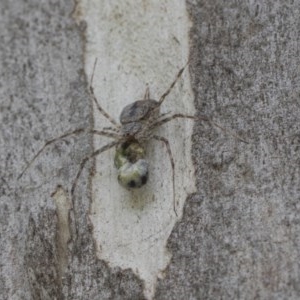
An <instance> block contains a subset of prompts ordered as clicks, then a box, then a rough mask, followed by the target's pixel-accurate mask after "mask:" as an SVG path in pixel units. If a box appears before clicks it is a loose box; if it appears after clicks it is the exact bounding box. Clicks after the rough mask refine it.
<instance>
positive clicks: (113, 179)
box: [74, 0, 195, 299]
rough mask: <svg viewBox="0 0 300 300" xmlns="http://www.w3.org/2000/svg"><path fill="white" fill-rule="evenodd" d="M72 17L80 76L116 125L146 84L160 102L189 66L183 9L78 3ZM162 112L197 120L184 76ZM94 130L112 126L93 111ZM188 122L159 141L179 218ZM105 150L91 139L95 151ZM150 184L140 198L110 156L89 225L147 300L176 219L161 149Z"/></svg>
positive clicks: (188, 183) (154, 148)
mask: <svg viewBox="0 0 300 300" xmlns="http://www.w3.org/2000/svg"><path fill="white" fill-rule="evenodd" d="M74 16H75V17H76V18H77V19H78V20H85V21H86V22H87V31H86V37H87V44H86V47H85V50H86V52H85V59H86V61H85V63H86V65H85V69H86V73H87V75H88V78H90V76H91V73H92V69H93V64H94V61H95V59H96V58H97V59H98V64H97V67H96V71H95V76H94V82H93V87H94V90H95V94H96V97H97V99H98V101H99V103H100V105H101V107H102V108H103V109H104V110H106V111H107V112H108V113H109V114H110V115H111V116H112V117H113V118H114V119H115V120H117V121H118V120H119V118H118V117H119V115H120V113H121V111H122V108H123V107H125V105H127V104H129V103H131V102H134V101H136V100H140V99H142V98H143V96H144V93H145V89H146V84H149V87H150V96H151V98H152V99H156V100H158V99H159V98H160V96H161V95H162V94H163V93H164V92H165V91H166V90H167V89H168V88H169V86H170V84H171V83H172V81H173V80H174V79H175V77H176V75H177V73H178V71H179V69H180V68H182V67H183V66H184V65H185V64H186V62H187V60H188V48H189V47H188V31H189V20H188V16H187V12H186V8H185V1H171V0H168V1H159V0H153V1H142V0H138V1H137V0H126V1H117V0H109V1H108V0H107V1H96V0H80V1H79V3H78V6H77V9H76V11H75V13H74ZM161 111H162V112H172V113H176V112H177V113H178V112H180V113H186V114H189V115H193V114H194V107H193V98H192V92H191V88H190V83H189V72H188V68H187V69H186V70H185V72H184V74H183V76H182V78H181V79H180V80H179V81H178V82H177V84H176V86H175V88H174V89H173V90H172V92H171V93H170V95H169V96H168V97H167V99H166V100H165V102H164V103H163V105H162V107H161ZM94 118H95V128H97V129H101V128H103V127H108V126H111V124H110V123H109V122H108V121H107V120H106V119H105V118H104V117H103V116H102V115H101V114H100V113H99V112H98V110H97V109H96V107H94ZM192 128H193V121H192V120H190V119H176V120H172V121H171V122H169V123H168V124H166V125H163V126H162V127H161V128H160V129H159V130H158V131H157V134H158V135H161V136H164V137H166V138H167V139H168V140H169V142H170V145H171V150H172V153H173V157H174V161H175V175H176V187H175V189H176V192H175V193H176V195H175V196H176V201H177V202H178V203H177V212H178V214H179V217H180V216H181V214H182V208H183V205H184V201H185V199H186V197H187V194H188V193H191V192H193V191H194V189H195V187H194V177H193V173H194V171H193V166H192V162H191V156H190V148H191V134H192ZM108 142H110V139H108V138H104V137H103V138H102V137H99V136H95V139H94V145H95V149H98V148H100V147H101V146H103V145H105V144H106V143H108ZM147 156H148V159H149V162H150V165H151V166H150V178H149V181H148V183H147V185H146V186H144V187H143V188H141V189H139V190H135V191H127V190H126V189H124V188H123V187H121V186H120V185H119V184H118V181H117V171H116V169H115V168H114V163H113V158H114V150H109V151H107V152H105V153H103V154H101V155H100V156H98V157H97V160H96V174H95V176H94V178H93V182H92V186H93V203H92V209H91V215H90V219H91V221H92V223H93V225H94V237H95V239H96V242H97V246H98V253H97V254H98V257H99V258H100V259H103V260H106V261H107V262H108V263H109V264H110V265H111V266H119V267H121V268H123V269H127V268H130V269H132V270H133V271H134V272H135V273H136V274H137V275H138V276H140V278H141V279H143V280H144V282H145V295H146V297H147V298H148V299H151V298H152V297H153V295H154V292H155V283H156V280H157V277H159V276H162V274H163V270H164V269H165V268H166V267H167V265H168V263H169V262H170V258H171V254H170V253H169V252H168V251H167V248H166V243H167V239H168V237H169V235H170V233H171V231H172V229H173V226H174V224H175V222H176V221H178V219H177V218H176V216H175V214H174V211H173V195H172V168H171V164H170V159H169V157H168V153H167V151H166V148H165V146H164V145H163V144H162V143H160V142H157V141H154V140H151V141H149V144H148V147H147Z"/></svg>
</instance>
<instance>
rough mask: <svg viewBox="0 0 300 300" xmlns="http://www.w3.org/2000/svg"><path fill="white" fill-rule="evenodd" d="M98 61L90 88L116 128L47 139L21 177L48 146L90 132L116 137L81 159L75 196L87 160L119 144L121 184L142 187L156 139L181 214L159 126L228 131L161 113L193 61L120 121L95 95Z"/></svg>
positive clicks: (129, 109) (125, 110)
mask: <svg viewBox="0 0 300 300" xmlns="http://www.w3.org/2000/svg"><path fill="white" fill-rule="evenodd" d="M96 64H97V59H96V60H95V63H94V68H93V73H92V77H91V81H90V82H91V83H90V86H89V91H90V94H91V97H92V99H93V101H94V103H95V105H96V107H97V109H98V111H99V112H100V113H101V114H102V115H103V116H104V117H105V118H106V119H107V120H108V121H109V122H110V123H111V124H112V126H113V127H106V128H103V130H96V129H85V128H78V129H76V130H74V131H72V132H67V133H65V134H63V135H61V136H59V137H56V138H54V139H51V140H49V141H46V143H45V144H44V146H43V147H42V148H41V149H40V150H39V151H38V152H37V153H36V154H35V155H34V157H33V158H32V159H31V161H30V162H29V163H28V164H27V166H26V167H25V169H24V170H23V171H22V173H21V174H20V175H19V177H18V179H19V178H21V177H22V176H23V174H24V173H25V172H26V171H27V169H28V168H29V167H30V166H31V165H32V163H33V162H34V161H35V159H36V158H37V157H38V156H39V155H40V154H41V152H42V151H43V150H44V149H45V148H46V147H47V146H49V145H50V144H53V143H55V142H56V141H58V140H61V139H64V138H66V137H68V136H71V135H76V134H80V133H83V132H86V133H91V134H95V135H100V136H106V137H109V138H112V139H113V141H112V142H110V143H108V144H106V145H105V146H103V147H101V148H99V149H97V150H96V151H94V152H93V153H91V154H90V155H88V156H86V157H85V158H84V159H83V160H82V161H81V163H80V166H79V170H78V172H77V174H76V177H75V179H74V181H73V184H72V187H71V197H72V198H73V196H74V192H75V189H76V186H77V182H78V179H79V177H80V175H81V172H82V170H83V168H84V167H85V165H86V163H87V162H88V161H89V160H90V159H92V158H94V157H96V156H98V155H100V154H101V153H103V152H105V151H107V150H109V149H111V148H113V147H116V153H115V158H114V163H115V166H116V168H117V169H118V181H119V183H120V184H121V185H122V186H123V187H125V188H127V189H134V188H140V187H142V186H143V185H145V184H146V183H147V180H148V176H149V172H148V161H147V159H146V151H145V143H146V142H147V141H149V140H151V139H154V140H156V141H159V142H161V143H163V144H164V146H165V147H166V150H167V153H168V156H169V160H170V164H171V168H172V189H173V210H174V213H175V215H176V216H178V214H177V211H176V201H175V163H174V158H173V155H172V152H171V147H170V143H169V141H168V140H167V139H166V138H165V137H162V136H158V135H156V134H155V133H154V130H155V129H156V128H158V127H159V126H161V125H163V124H165V123H167V122H169V121H171V120H174V119H176V118H185V119H193V120H204V121H209V122H211V123H212V124H214V125H215V126H217V127H219V128H221V129H222V130H224V129H223V128H222V127H221V126H219V125H218V124H216V123H215V122H212V121H211V120H210V119H209V118H207V117H205V116H201V117H195V116H191V115H185V114H181V113H177V114H173V115H171V116H166V115H167V114H160V107H161V105H162V103H163V102H164V100H165V99H166V97H167V96H168V95H169V94H170V92H171V91H172V89H173V88H174V86H175V84H176V83H177V81H178V80H179V78H180V77H181V75H182V73H183V71H184V70H185V68H186V67H187V65H188V64H189V61H188V62H187V63H186V64H185V66H184V67H183V68H181V69H180V70H179V72H178V73H177V76H176V77H175V79H174V81H173V82H172V84H171V85H170V86H169V88H168V89H167V90H166V92H164V93H163V95H162V96H161V97H160V99H159V100H158V101H157V100H153V99H151V98H150V92H149V87H147V88H146V92H145V95H144V98H143V99H142V100H137V101H135V102H133V103H131V104H129V105H127V106H125V107H124V108H123V110H122V112H121V115H120V124H118V123H117V122H116V121H115V120H114V119H113V118H112V117H111V116H110V115H109V114H108V113H107V112H106V111H105V110H104V109H103V108H102V107H101V106H100V105H99V102H98V100H97V98H96V96H95V94H94V89H93V87H92V82H93V77H94V72H95V68H96ZM239 139H240V138H239ZM242 141H243V140H242Z"/></svg>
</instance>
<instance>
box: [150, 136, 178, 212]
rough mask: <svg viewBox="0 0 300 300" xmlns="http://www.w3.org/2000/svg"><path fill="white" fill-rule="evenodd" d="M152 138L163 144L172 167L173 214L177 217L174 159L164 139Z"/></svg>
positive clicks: (160, 137) (168, 144)
mask: <svg viewBox="0 0 300 300" xmlns="http://www.w3.org/2000/svg"><path fill="white" fill-rule="evenodd" d="M153 138H154V139H155V140H157V141H160V142H163V143H164V144H165V146H166V149H167V152H168V155H169V158H170V163H171V167H172V184H173V209H174V213H175V215H176V217H178V214H177V211H176V200H175V163H174V158H173V155H172V151H171V147H170V143H169V141H168V140H167V139H166V138H164V137H162V136H158V135H154V136H153Z"/></svg>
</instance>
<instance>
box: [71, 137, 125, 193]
mask: <svg viewBox="0 0 300 300" xmlns="http://www.w3.org/2000/svg"><path fill="white" fill-rule="evenodd" d="M118 143H119V141H114V142H111V143H109V144H107V145H105V146H103V147H101V148H99V149H98V150H96V151H95V152H93V153H92V154H90V155H89V156H86V157H85V158H84V159H83V160H82V161H81V163H80V167H79V170H78V172H77V174H76V177H75V179H74V182H73V184H72V188H71V196H72V198H73V195H74V191H75V188H76V186H77V182H78V179H79V177H80V174H81V172H82V170H83V168H84V166H85V164H86V163H87V162H88V161H89V160H90V159H92V158H93V157H95V156H97V155H100V154H101V153H102V152H104V151H107V150H109V149H111V148H112V147H114V146H116V145H117V144H118Z"/></svg>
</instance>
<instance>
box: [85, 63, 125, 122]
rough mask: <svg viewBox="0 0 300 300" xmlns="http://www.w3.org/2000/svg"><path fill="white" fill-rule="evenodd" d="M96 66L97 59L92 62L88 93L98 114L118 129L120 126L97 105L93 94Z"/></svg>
mask: <svg viewBox="0 0 300 300" xmlns="http://www.w3.org/2000/svg"><path fill="white" fill-rule="evenodd" d="M96 65H97V58H96V59H95V62H94V67H93V73H92V76H91V83H90V87H89V90H90V93H91V96H92V98H93V100H94V102H95V104H96V107H97V109H98V110H99V112H100V113H101V114H102V115H103V116H104V117H105V118H106V119H107V120H108V121H109V122H110V123H111V124H112V125H114V126H115V127H117V128H120V125H119V124H118V123H117V122H116V121H115V120H114V118H113V117H111V116H110V115H109V114H108V113H107V112H106V111H105V110H104V109H103V108H102V107H101V106H100V104H99V102H98V100H97V98H96V96H95V93H94V88H93V86H92V84H93V79H94V74H95V69H96Z"/></svg>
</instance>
